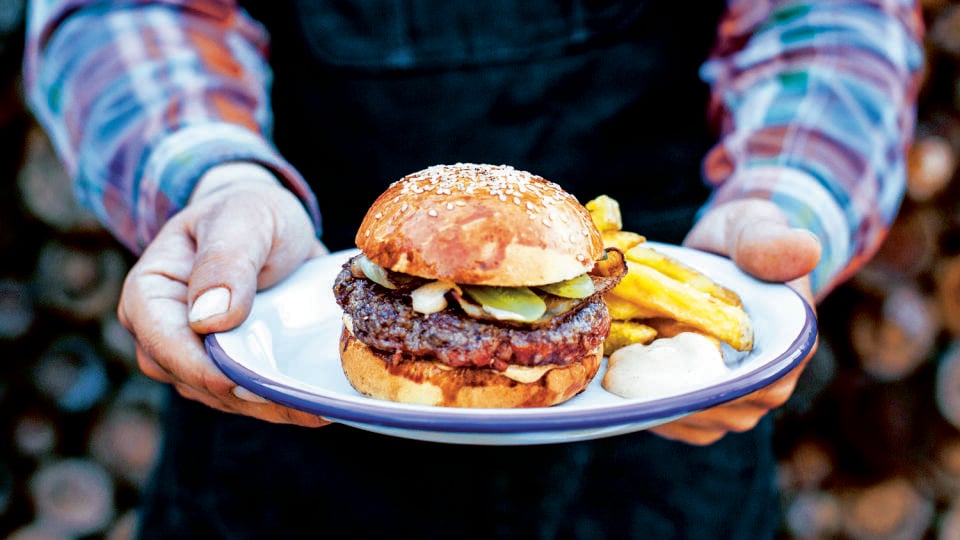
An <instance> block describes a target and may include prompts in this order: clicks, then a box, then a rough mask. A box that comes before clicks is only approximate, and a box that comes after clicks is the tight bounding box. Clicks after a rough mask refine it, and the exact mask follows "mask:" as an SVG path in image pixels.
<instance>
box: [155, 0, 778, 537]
mask: <svg viewBox="0 0 960 540" xmlns="http://www.w3.org/2000/svg"><path fill="white" fill-rule="evenodd" d="M722 4H723V3H722V2H713V3H711V5H708V4H707V3H706V2H663V1H650V2H615V1H608V2H600V1H588V0H581V1H576V0H569V1H564V2H548V1H544V0H524V1H522V2H508V1H505V0H487V1H484V2H451V1H449V0H439V1H438V0H432V1H431V0H409V1H406V2H399V1H388V0H371V1H365V2H348V1H333V2H319V1H318V2H308V1H306V0H299V1H298V0H294V1H285V0H277V1H275V2H271V3H269V4H267V3H262V2H250V3H249V5H247V6H246V7H247V9H248V10H249V11H250V12H251V13H252V14H253V15H254V16H255V17H257V18H258V19H260V20H261V21H263V22H264V23H265V24H266V25H267V28H268V29H269V30H270V32H271V35H272V49H271V58H272V63H273V66H274V70H275V81H274V87H273V99H274V109H275V115H276V124H275V140H276V142H277V144H278V146H279V147H280V149H281V151H282V152H283V153H284V155H285V156H286V157H287V158H288V159H290V161H291V162H292V163H293V164H294V165H295V166H296V167H298V168H299V170H300V171H301V172H302V173H303V174H304V176H305V177H306V178H307V180H308V181H309V182H310V183H311V184H312V186H313V187H314V189H315V191H316V193H317V196H318V199H319V201H320V207H321V212H322V214H323V230H324V232H323V238H322V239H323V241H324V243H325V244H326V245H327V246H328V247H329V248H330V249H332V250H338V249H343V248H347V247H352V246H353V235H354V233H355V231H356V228H357V226H358V225H359V222H360V219H361V218H362V216H363V214H364V212H365V211H366V209H367V208H368V207H369V205H370V203H372V202H373V200H374V199H375V198H376V197H377V196H378V195H379V194H380V193H381V192H382V191H383V189H385V187H386V186H387V184H388V183H390V182H392V181H394V180H396V179H398V178H400V177H402V176H403V175H405V174H408V173H411V172H414V171H417V170H419V169H422V168H425V167H427V166H429V165H434V164H438V163H453V162H458V161H463V162H467V161H470V162H485V163H495V164H501V163H504V164H509V165H513V166H514V167H517V168H520V169H526V170H529V171H531V172H534V173H537V174H540V175H542V176H545V177H546V178H548V179H550V180H553V181H555V182H557V183H559V184H561V185H562V186H564V187H565V188H566V189H567V190H569V191H570V192H572V193H573V194H574V195H576V196H577V197H578V198H579V199H580V200H581V201H582V202H586V201H587V200H589V199H591V198H593V197H595V196H597V195H599V194H607V195H610V196H612V197H614V198H615V199H617V200H618V201H620V203H621V208H622V211H623V214H624V221H625V228H627V229H628V230H632V231H636V232H640V233H642V234H644V235H646V236H647V237H648V238H650V239H653V240H660V241H667V242H679V241H680V240H682V238H683V236H684V234H685V233H686V231H687V230H688V229H689V227H690V225H691V223H692V220H693V216H694V213H695V212H696V210H697V208H698V207H699V206H700V205H701V204H702V203H703V201H704V199H705V197H706V195H707V190H706V188H705V187H704V185H703V183H702V182H701V180H700V178H701V173H700V161H701V159H702V157H703V155H704V153H705V152H706V151H707V149H708V148H709V147H710V145H711V144H712V143H713V142H714V139H713V137H712V136H711V134H710V133H709V132H708V131H707V129H706V126H705V120H704V112H705V103H706V95H707V94H706V88H705V86H704V85H703V83H702V82H701V81H700V80H699V79H698V75H697V70H698V67H699V65H700V64H701V63H702V62H703V60H704V59H705V57H706V54H707V51H708V49H709V47H710V45H711V42H712V40H713V38H714V36H715V34H716V23H717V20H718V18H719V15H720V10H721V9H722V7H723V6H722ZM166 419H167V424H166V431H167V438H166V441H165V444H164V449H163V455H162V458H161V460H160V464H159V466H158V470H157V474H156V475H155V478H154V482H153V483H152V484H151V487H150V489H149V490H148V492H147V493H146V494H145V503H144V505H145V506H144V512H145V513H144V519H143V523H142V527H141V535H142V536H143V537H144V538H230V539H242V538H251V539H262V538H270V539H273V538H319V537H330V538H340V537H363V538H370V537H385V536H387V535H390V536H391V537H400V536H401V535H409V536H410V537H413V538H465V537H468V538H591V539H595V538H624V537H633V538H655V539H661V538H664V539H669V538H697V539H704V538H723V539H737V538H743V539H750V540H755V539H762V538H771V537H773V535H774V531H775V529H776V525H777V516H778V512H777V507H776V490H775V485H774V459H773V456H772V450H771V441H770V438H771V433H770V431H771V425H770V421H769V419H767V420H765V421H764V422H762V423H761V425H760V426H759V427H758V428H757V429H755V430H753V431H751V432H749V433H746V434H732V435H728V436H726V437H725V438H723V439H722V440H721V441H720V442H719V443H717V444H714V445H711V446H707V447H693V446H688V445H685V444H682V443H675V442H670V441H666V440H663V439H661V438H659V437H657V436H654V435H650V434H647V433H637V434H631V435H624V436H618V437H613V438H608V439H601V440H597V441H590V442H581V443H571V444H552V445H535V446H520V447H499V446H498V447H486V446H457V445H449V444H437V443H424V442H417V441H408V440H403V439H397V438H391V437H386V436H381V435H374V434H370V433H366V432H364V431H360V430H357V429H354V428H349V427H345V426H341V425H334V426H329V427H325V428H321V429H315V430H310V429H304V428H297V427H289V426H277V425H270V424H266V423H263V422H258V421H255V420H251V419H248V418H243V417H238V416H231V415H225V414H222V413H219V412H216V411H212V410H210V409H207V408H205V407H204V406H202V405H198V404H195V403H192V402H188V401H186V400H184V399H182V398H180V397H179V396H176V395H172V397H171V401H170V407H169V410H168V411H167V416H166Z"/></svg>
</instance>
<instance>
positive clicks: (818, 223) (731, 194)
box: [707, 166, 853, 297]
mask: <svg viewBox="0 0 960 540" xmlns="http://www.w3.org/2000/svg"><path fill="white" fill-rule="evenodd" d="M745 198H762V199H767V200H770V201H771V202H773V203H775V204H776V205H777V206H779V207H780V209H782V210H783V212H784V214H786V216H787V220H788V221H789V223H790V225H791V226H794V227H799V228H803V229H807V230H809V231H811V232H813V233H814V234H815V235H816V236H817V237H818V238H819V239H820V244H821V246H822V255H821V258H820V263H819V264H818V265H817V267H816V269H814V271H813V272H812V273H811V274H810V285H811V287H812V288H813V293H814V295H815V296H816V297H820V296H821V295H822V294H824V293H826V292H827V291H828V290H829V289H830V288H832V287H833V285H834V284H835V282H836V280H838V279H839V278H840V277H841V276H842V274H844V272H845V269H846V268H847V266H848V264H849V263H850V261H851V258H852V257H853V245H852V241H851V222H850V220H849V219H848V217H847V215H846V213H845V212H844V210H843V208H841V207H840V205H839V204H837V201H836V199H835V198H834V197H833V196H832V195H831V194H830V192H829V191H827V189H826V188H824V186H823V184H821V183H820V182H819V181H818V180H817V179H816V178H815V177H813V176H812V175H810V174H808V173H806V172H804V171H801V170H799V169H795V168H792V167H779V166H753V167H748V168H744V169H742V170H738V171H737V172H736V173H734V175H733V176H732V177H731V178H730V179H728V180H727V181H725V182H724V183H723V184H722V185H721V186H720V187H719V188H718V189H717V190H716V192H715V193H714V195H713V196H712V197H711V199H710V201H709V202H708V203H707V206H708V207H709V206H716V205H717V204H720V203H724V202H730V201H734V200H739V199H745Z"/></svg>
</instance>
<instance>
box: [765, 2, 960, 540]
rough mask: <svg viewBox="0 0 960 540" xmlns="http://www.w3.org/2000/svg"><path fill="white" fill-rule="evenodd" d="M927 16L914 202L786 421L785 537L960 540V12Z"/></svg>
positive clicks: (825, 323) (840, 304) (827, 307)
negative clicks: (959, 539) (958, 165)
mask: <svg viewBox="0 0 960 540" xmlns="http://www.w3.org/2000/svg"><path fill="white" fill-rule="evenodd" d="M924 10H925V15H926V19H927V31H928V33H927V42H926V52H927V68H926V72H925V78H924V81H923V85H922V88H921V99H920V109H919V120H918V125H917V129H916V133H915V142H914V144H913V145H912V147H911V149H910V153H909V157H908V186H907V196H906V200H905V202H904V204H903V207H902V209H901V211H900V214H899V215H898V217H897V220H896V222H895V223H894V226H893V228H892V230H891V231H890V234H889V236H888V237H887V239H886V241H885V242H884V244H883V245H882V246H881V248H880V250H879V252H878V254H877V256H876V258H874V259H873V260H872V261H871V262H870V263H869V264H868V265H867V267H866V268H865V269H864V270H863V271H861V272H860V273H858V274H857V275H856V276H855V277H854V278H853V279H852V280H851V281H850V282H848V283H847V284H845V285H844V286H842V287H841V288H840V289H839V290H837V291H835V292H834V293H832V294H831V295H830V297H829V298H827V299H826V300H825V301H824V302H823V304H822V305H821V306H820V307H819V319H820V328H821V342H820V350H819V351H818V353H817V354H816V355H815V357H814V358H813V360H812V361H811V364H810V368H809V369H808V370H807V371H806V372H805V373H804V376H803V378H802V380H801V382H800V384H799V387H798V390H797V393H796V394H795V396H794V397H793V399H792V401H791V402H790V403H789V404H788V406H787V407H785V408H784V409H783V410H781V411H779V412H778V421H779V429H778V435H777V437H778V439H777V442H778V450H779V452H780V459H781V475H780V481H781V488H782V489H781V493H782V495H783V501H784V508H785V510H784V534H785V536H787V537H789V538H797V539H808V538H810V539H812V538H854V539H870V540H888V539H920V538H937V539H940V540H947V539H955V538H960V181H958V167H957V164H958V163H957V162H958V158H960V5H958V3H955V2H948V1H943V0H939V1H928V2H924Z"/></svg>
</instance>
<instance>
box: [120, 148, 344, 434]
mask: <svg viewBox="0 0 960 540" xmlns="http://www.w3.org/2000/svg"><path fill="white" fill-rule="evenodd" d="M326 252H327V250H326V249H325V248H324V247H323V245H322V244H320V242H319V241H317V239H316V235H315V232H314V227H313V224H312V222H311V220H310V218H309V216H308V214H307V212H306V210H305V209H304V207H303V205H302V204H301V202H300V201H299V200H298V199H297V198H296V197H295V196H294V195H293V194H292V193H291V192H290V191H288V190H287V189H285V188H284V187H283V186H281V185H280V183H279V182H278V181H277V180H276V178H274V177H273V175H272V174H271V173H270V172H269V171H267V170H266V169H264V168H262V167H260V166H258V165H255V164H252V163H239V162H238V163H228V164H224V165H221V166H218V167H215V168H214V169H211V170H210V171H209V172H208V173H207V174H205V175H204V177H203V178H201V180H200V182H199V183H198V184H197V187H196V189H195V190H194V193H193V196H192V197H191V199H190V202H189V204H188V205H187V206H186V207H185V208H184V209H183V210H182V211H180V212H179V213H177V214H176V215H175V216H173V217H172V218H171V219H170V221H168V222H167V223H166V224H165V225H164V227H163V228H162V229H161V230H160V232H159V234H158V235H157V237H156V238H155V239H154V240H153V242H151V243H150V245H149V246H148V247H147V249H146V250H145V251H144V252H143V254H142V255H141V257H140V258H139V260H138V261H137V263H136V264H135V265H134V266H133V268H132V269H131V270H130V272H129V273H128V275H127V278H126V280H125V281H124V285H123V291H122V293H121V297H120V303H119V308H118V314H119V317H120V321H121V322H122V323H123V325H124V326H125V327H126V328H127V329H128V330H129V331H130V332H131V333H132V334H133V336H134V338H135V340H136V345H137V347H136V350H137V363H138V364H139V366H140V369H141V370H142V371H143V372H144V373H145V374H146V375H147V376H148V377H150V378H152V379H155V380H157V381H161V382H165V383H169V384H171V385H173V386H174V388H176V390H177V392H179V393H180V394H181V395H182V396H184V397H186V398H188V399H193V400H196V401H199V402H201V403H204V404H206V405H208V406H210V407H213V408H215V409H219V410H222V411H227V412H232V413H239V414H244V415H247V416H252V417H255V418H260V419H262V420H266V421H269V422H275V423H288V424H299V425H303V426H321V425H325V424H327V423H329V422H327V421H326V420H323V419H321V418H319V417H317V416H315V415H311V414H308V413H305V412H302V411H297V410H294V409H290V408H287V407H284V406H281V405H278V404H276V403H272V402H268V401H266V400H264V399H262V398H260V397H259V396H256V395H254V394H253V393H251V392H249V391H247V390H246V389H244V388H242V387H238V386H237V384H236V383H235V382H233V381H232V380H230V379H229V378H227V377H226V376H225V375H224V374H223V373H222V372H221V371H220V370H219V369H218V368H217V367H216V365H215V364H214V363H213V361H212V360H211V359H210V357H209V356H208V355H207V353H206V349H205V348H204V345H203V341H202V338H201V335H202V334H209V333H212V332H219V331H224V330H228V329H230V328H233V327H235V326H237V325H238V324H240V323H241V322H243V320H244V319H245V318H246V317H247V315H249V313H250V308H251V305H252V303H253V297H254V294H255V293H256V291H257V290H258V289H261V288H264V287H268V286H270V285H272V284H274V283H276V282H278V281H280V280H281V279H283V278H284V277H285V276H287V275H288V274H289V273H290V272H292V271H293V270H294V269H296V268H297V267H298V266H299V265H300V264H301V263H302V262H303V261H304V260H306V259H308V258H310V257H314V256H318V255H322V254H325V253H326ZM188 314H189V315H188Z"/></svg>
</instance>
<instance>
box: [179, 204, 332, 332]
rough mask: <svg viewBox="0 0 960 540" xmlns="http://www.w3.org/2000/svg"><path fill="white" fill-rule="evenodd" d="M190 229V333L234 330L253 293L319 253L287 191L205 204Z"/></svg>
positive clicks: (310, 227)
mask: <svg viewBox="0 0 960 540" xmlns="http://www.w3.org/2000/svg"><path fill="white" fill-rule="evenodd" d="M201 204H202V208H201V209H200V210H199V211H198V212H197V215H198V218H197V219H196V220H195V221H194V222H193V223H192V224H193V237H194V238H195V241H196V259H195V262H194V266H193V270H192V272H191V274H190V282H189V285H188V288H187V295H188V296H187V298H188V300H189V302H190V307H189V321H190V326H191V328H193V330H194V331H196V332H198V333H201V334H207V333H211V332H219V331H224V330H228V329H230V328H234V327H235V326H237V325H239V324H240V323H241V322H243V321H244V320H245V319H246V318H247V316H248V315H249V314H250V309H251V307H252V305H253V298H254V295H255V294H256V292H257V290H258V289H261V288H264V287H269V286H270V285H273V284H275V283H277V282H278V281H280V280H281V279H283V278H284V277H286V276H287V275H289V274H290V273H291V272H293V271H294V270H295V269H296V268H297V267H298V266H300V264H302V263H303V261H304V260H306V259H307V258H308V257H310V256H311V255H312V254H314V253H316V252H318V251H322V246H320V244H319V242H318V241H317V239H316V236H315V234H314V229H313V224H312V223H311V221H310V219H309V217H308V216H307V214H306V212H305V211H304V210H303V206H302V205H301V204H300V202H299V200H298V199H296V198H295V197H294V196H293V195H292V194H291V193H290V192H289V191H287V190H285V189H282V188H276V187H272V186H268V187H265V188H262V189H260V188H256V189H252V190H249V191H242V192H241V191H236V192H233V193H229V194H224V196H223V197H222V198H220V197H212V198H209V199H205V200H204V201H203V202H202V203H201Z"/></svg>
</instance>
